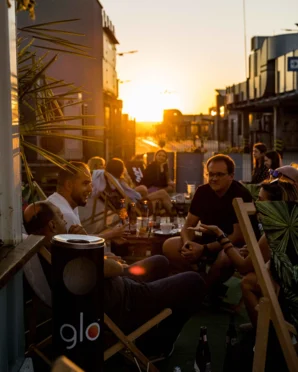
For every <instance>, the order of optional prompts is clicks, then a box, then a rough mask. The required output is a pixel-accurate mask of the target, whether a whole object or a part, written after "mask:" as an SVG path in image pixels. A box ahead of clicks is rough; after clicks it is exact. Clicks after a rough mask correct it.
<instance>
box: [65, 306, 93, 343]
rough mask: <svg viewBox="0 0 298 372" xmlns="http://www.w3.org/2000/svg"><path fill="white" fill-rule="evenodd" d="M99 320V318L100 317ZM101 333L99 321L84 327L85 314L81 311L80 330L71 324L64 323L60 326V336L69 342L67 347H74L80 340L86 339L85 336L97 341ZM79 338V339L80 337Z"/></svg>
mask: <svg viewBox="0 0 298 372" xmlns="http://www.w3.org/2000/svg"><path fill="white" fill-rule="evenodd" d="M98 321H99V319H98ZM99 335H100V326H99V323H98V322H94V323H90V324H89V325H88V326H87V327H84V314H83V313H80V324H79V330H77V329H76V328H75V327H74V326H73V325H71V324H67V323H66V324H63V325H62V326H61V328H60V336H61V338H62V340H63V341H65V342H67V343H69V345H68V346H66V349H68V350H71V349H73V348H74V347H75V346H76V344H77V343H78V342H83V341H84V336H85V337H86V339H87V340H89V341H95V340H96V339H98V337H99ZM78 338H79V339H78Z"/></svg>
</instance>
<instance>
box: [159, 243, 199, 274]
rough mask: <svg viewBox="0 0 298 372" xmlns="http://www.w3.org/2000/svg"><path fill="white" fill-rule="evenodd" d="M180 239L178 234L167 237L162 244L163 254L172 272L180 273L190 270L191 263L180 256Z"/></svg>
mask: <svg viewBox="0 0 298 372" xmlns="http://www.w3.org/2000/svg"><path fill="white" fill-rule="evenodd" d="M182 245H183V244H182V239H181V238H180V237H179V236H178V237H175V238H170V239H167V240H166V241H165V242H164V243H163V246H162V250H163V254H164V255H165V256H166V257H167V259H168V260H169V262H170V269H171V272H172V273H181V272H183V271H192V270H193V269H192V266H191V264H190V263H189V262H188V261H187V260H186V259H185V258H183V257H182V256H181V253H180V249H181V247H182Z"/></svg>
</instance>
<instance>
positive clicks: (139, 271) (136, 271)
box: [128, 266, 145, 275]
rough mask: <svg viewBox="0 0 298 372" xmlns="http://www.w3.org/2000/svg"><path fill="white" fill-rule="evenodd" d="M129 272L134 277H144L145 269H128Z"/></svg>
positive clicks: (137, 267)
mask: <svg viewBox="0 0 298 372" xmlns="http://www.w3.org/2000/svg"><path fill="white" fill-rule="evenodd" d="M128 271H129V272H130V273H131V274H133V275H144V274H145V269H144V268H143V267H141V266H132V267H130V268H129V269H128Z"/></svg>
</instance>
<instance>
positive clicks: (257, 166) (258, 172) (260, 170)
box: [251, 142, 269, 183]
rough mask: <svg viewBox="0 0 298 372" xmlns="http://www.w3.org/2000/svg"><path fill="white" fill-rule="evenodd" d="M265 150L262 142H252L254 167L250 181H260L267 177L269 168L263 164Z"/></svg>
mask: <svg viewBox="0 0 298 372" xmlns="http://www.w3.org/2000/svg"><path fill="white" fill-rule="evenodd" d="M266 151H267V147H266V145H265V144H264V143H262V142H259V143H256V144H254V147H253V151H252V154H253V158H254V168H253V171H252V179H251V183H261V182H263V181H264V180H266V179H267V178H269V170H268V168H267V167H266V165H265V164H264V157H265V153H266Z"/></svg>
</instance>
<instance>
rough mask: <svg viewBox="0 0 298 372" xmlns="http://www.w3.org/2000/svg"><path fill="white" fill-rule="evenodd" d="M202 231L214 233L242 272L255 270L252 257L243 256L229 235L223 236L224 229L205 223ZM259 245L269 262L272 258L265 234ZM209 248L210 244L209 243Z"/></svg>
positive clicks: (265, 259) (201, 228) (201, 227)
mask: <svg viewBox="0 0 298 372" xmlns="http://www.w3.org/2000/svg"><path fill="white" fill-rule="evenodd" d="M199 230H200V231H202V232H203V233H204V232H209V233H212V234H214V235H215V236H216V237H217V238H218V239H219V244H220V246H221V249H223V250H224V252H225V253H226V255H227V256H228V257H229V258H230V259H231V261H232V262H233V264H234V266H235V267H236V268H237V270H238V271H239V272H240V273H241V274H245V273H248V272H251V271H254V267H253V264H252V261H251V257H250V256H249V255H248V256H246V257H243V256H242V254H241V253H242V252H241V251H240V250H239V249H238V248H236V247H234V244H233V243H232V242H231V240H230V239H229V237H223V234H224V233H223V231H222V230H221V229H220V228H219V227H217V226H213V225H204V224H202V225H201V226H200V228H199ZM259 247H260V250H261V252H262V255H263V258H264V261H265V262H267V261H268V260H269V259H270V249H269V246H268V243H267V239H266V237H265V236H264V235H263V236H262V237H261V239H260V240H259ZM208 248H209V244H208Z"/></svg>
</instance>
